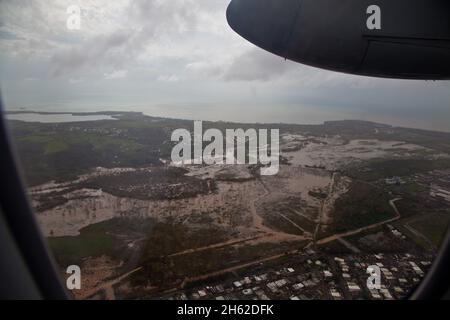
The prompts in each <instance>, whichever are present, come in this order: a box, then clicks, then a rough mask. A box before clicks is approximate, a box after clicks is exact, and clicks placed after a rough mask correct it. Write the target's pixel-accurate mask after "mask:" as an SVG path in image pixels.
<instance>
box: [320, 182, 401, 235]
mask: <svg viewBox="0 0 450 320" xmlns="http://www.w3.org/2000/svg"><path fill="white" fill-rule="evenodd" d="M389 200H390V198H389V195H388V194H387V193H386V192H385V191H384V190H382V189H380V188H377V187H375V186H372V185H370V184H368V183H363V182H359V181H353V182H352V184H351V186H350V189H349V191H348V192H347V193H346V194H344V195H343V196H342V197H340V198H339V199H337V200H336V202H335V207H334V212H333V214H332V217H333V222H332V223H331V224H330V225H329V227H328V228H327V231H326V234H325V235H327V234H333V233H340V232H345V231H349V230H353V229H357V228H360V227H364V226H367V225H370V224H374V223H377V222H381V221H384V220H387V219H390V218H393V217H394V216H395V212H394V210H393V209H392V207H391V206H390V205H389ZM322 236H323V235H322Z"/></svg>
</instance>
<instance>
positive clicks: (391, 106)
mask: <svg viewBox="0 0 450 320" xmlns="http://www.w3.org/2000/svg"><path fill="white" fill-rule="evenodd" d="M228 3H229V0H147V1H144V0H114V1H111V0H100V1H90V0H83V1H81V0H80V1H78V0H70V1H61V0H59V1H49V0H42V1H41V0H36V1H32V0H0V88H1V92H2V98H3V101H4V103H5V105H6V107H7V109H10V110H12V109H18V108H28V109H33V110H46V111H98V110H135V111H144V112H146V113H147V114H150V115H152V114H153V115H157V116H170V117H182V118H195V119H208V120H234V121H239V120H242V121H246V122H251V121H259V122H280V121H282V122H296V123H320V122H322V121H323V120H332V119H364V120H373V121H380V122H384V123H389V124H394V125H403V126H412V127H420V128H431V129H438V130H445V131H450V82H448V81H447V82H445V81H436V82H432V81H428V82H426V81H400V80H386V79H375V78H367V77H359V76H350V75H344V74H340V73H335V72H331V71H324V70H319V69H315V68H311V67H307V66H303V65H300V64H296V63H293V62H290V61H284V60H283V59H282V58H279V57H276V56H273V55H271V54H270V53H266V52H265V51H263V50H261V49H259V48H256V47H254V46H253V45H252V44H250V43H248V42H246V41H245V40H244V39H242V38H241V37H240V36H239V35H237V34H235V33H234V32H233V31H232V30H231V29H230V28H229V26H228V24H227V22H226V18H225V9H226V7H227V5H228ZM74 4H75V5H79V6H80V8H81V29H80V30H69V29H68V28H67V26H66V21H67V19H68V17H69V15H68V14H67V8H68V7H69V6H70V5H74Z"/></svg>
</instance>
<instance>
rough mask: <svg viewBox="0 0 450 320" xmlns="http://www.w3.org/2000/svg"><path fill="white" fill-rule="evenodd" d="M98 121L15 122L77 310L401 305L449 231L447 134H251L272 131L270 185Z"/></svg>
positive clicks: (358, 129) (181, 123)
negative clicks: (90, 304)
mask: <svg viewBox="0 0 450 320" xmlns="http://www.w3.org/2000/svg"><path fill="white" fill-rule="evenodd" d="M96 116H97V117H99V118H98V119H97V118H96V119H93V120H96V121H81V122H75V121H78V118H80V117H83V115H79V116H74V117H75V118H74V119H73V121H71V122H58V123H42V122H35V121H34V122H33V121H32V122H23V121H18V120H17V119H18V118H14V119H16V120H11V121H10V126H11V128H12V132H13V138H14V140H15V142H16V144H17V148H18V153H19V157H20V159H21V160H22V164H23V170H24V175H25V178H26V181H27V184H28V190H29V197H30V199H31V201H32V204H33V207H34V208H35V211H36V218H37V220H38V221H39V224H40V226H41V229H42V232H43V234H44V235H45V236H46V237H47V239H48V240H49V245H50V248H51V249H52V251H53V253H54V255H55V258H56V260H57V262H58V264H59V266H60V268H61V276H62V277H65V273H64V270H65V268H66V267H67V266H68V265H70V264H78V265H80V266H81V268H82V271H83V277H82V289H81V290H78V291H74V292H73V294H74V296H75V297H76V298H92V299H124V298H127V299H135V298H136V299H143V298H144V299H159V298H171V299H172V298H174V299H185V298H186V299H187V298H189V299H233V298H248V299H252V298H256V299H266V298H267V299H289V298H294V297H295V298H300V299H313V298H318V299H337V298H350V297H359V298H367V299H378V297H379V298H380V299H390V298H393V299H394V298H401V297H404V296H405V295H406V294H407V292H408V290H409V289H410V288H412V287H413V285H414V283H417V282H418V281H420V279H421V277H422V276H423V274H424V272H425V271H426V269H427V268H428V267H429V265H430V263H431V261H432V259H433V257H434V255H435V253H436V250H437V248H438V247H439V243H440V241H441V239H442V237H443V234H444V233H445V230H446V227H447V225H448V223H449V222H450V212H449V209H448V204H449V203H450V134H447V133H440V132H432V131H424V130H416V129H406V128H395V127H391V126H387V125H382V124H375V123H370V122H363V121H336V122H326V123H324V124H323V125H287V124H277V125H275V124H268V125H263V124H257V125H254V126H255V127H256V128H267V129H272V128H273V129H275V128H276V129H279V130H280V150H281V154H280V169H279V172H278V174H276V175H273V176H261V175H260V170H259V167H258V166H255V165H244V164H240V165H226V164H221V165H186V166H174V165H172V164H171V160H170V152H171V149H172V146H173V142H171V141H170V135H171V132H172V131H173V130H174V129H176V128H186V129H188V130H190V131H192V129H193V122H192V121H186V120H174V119H164V118H153V117H148V116H144V115H142V114H139V113H117V114H107V116H108V117H113V118H114V119H115V120H114V121H111V120H108V119H109V118H101V115H96ZM11 119H13V118H11ZM204 126H205V127H206V128H208V127H209V128H218V129H225V128H243V129H247V128H251V127H252V126H253V125H251V124H236V123H224V122H218V123H215V122H205V123H204ZM371 263H377V264H381V265H382V266H384V267H383V268H384V269H385V270H384V271H383V272H384V273H385V275H386V281H387V282H386V285H385V287H384V288H383V289H382V290H380V291H379V292H371V291H369V290H367V289H366V288H365V287H364V286H365V278H364V277H365V274H366V273H365V266H368V265H370V264H371ZM411 268H412V269H411ZM418 270H420V272H419V271H418ZM389 274H391V276H390V275H389ZM392 274H394V275H395V276H392ZM399 279H402V280H399Z"/></svg>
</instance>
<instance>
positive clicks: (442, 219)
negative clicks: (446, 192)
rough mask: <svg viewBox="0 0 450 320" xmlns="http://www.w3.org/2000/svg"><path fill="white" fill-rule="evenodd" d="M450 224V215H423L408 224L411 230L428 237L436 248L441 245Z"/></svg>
mask: <svg viewBox="0 0 450 320" xmlns="http://www.w3.org/2000/svg"><path fill="white" fill-rule="evenodd" d="M449 224H450V214H445V213H434V214H433V213H431V214H427V215H423V216H421V217H420V218H415V219H413V221H411V222H410V223H408V225H409V226H410V227H411V228H413V229H414V230H416V231H418V232H419V233H420V234H421V235H423V236H424V237H426V238H427V239H428V240H429V241H430V242H431V243H432V244H433V245H434V246H435V247H436V248H438V247H439V246H440V245H441V242H442V240H443V238H444V236H445V234H446V232H447V230H448V226H449Z"/></svg>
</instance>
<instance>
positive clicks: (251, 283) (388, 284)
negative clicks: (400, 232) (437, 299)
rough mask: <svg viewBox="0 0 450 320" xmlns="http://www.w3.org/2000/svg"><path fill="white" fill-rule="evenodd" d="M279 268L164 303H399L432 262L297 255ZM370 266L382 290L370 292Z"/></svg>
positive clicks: (427, 258) (394, 256) (395, 257)
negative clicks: (387, 301) (242, 301)
mask: <svg viewBox="0 0 450 320" xmlns="http://www.w3.org/2000/svg"><path fill="white" fill-rule="evenodd" d="M281 260H282V261H280V263H277V264H276V265H273V264H272V265H259V266H256V267H253V268H252V270H244V271H242V272H241V273H240V274H239V275H240V277H237V278H236V277H231V278H229V279H228V280H225V281H221V282H219V283H214V284H208V285H205V286H201V287H196V288H191V289H185V290H183V291H181V292H180V291H178V292H175V293H173V294H171V295H170V296H168V297H167V296H166V297H164V298H168V299H181V300H187V299H189V300H190V299H193V300H196V299H207V300H214V299H215V300H242V299H244V300H272V299H277V300H279V299H283V300H286V299H290V300H310V299H327V300H329V299H333V300H347V299H380V300H381V299H386V300H390V299H401V298H404V297H406V296H407V294H408V292H409V291H410V290H411V289H412V288H413V287H415V286H416V285H417V284H418V283H419V282H420V280H421V278H422V277H423V276H424V274H425V272H426V270H427V269H428V268H429V266H430V264H431V261H432V256H420V257H419V256H414V255H411V254H389V255H386V254H355V255H345V256H332V255H326V254H323V253H315V252H314V251H313V250H309V252H307V253H299V254H297V255H292V256H290V257H284V258H281ZM369 266H376V267H378V269H379V270H380V271H381V274H380V276H381V277H380V286H379V287H377V288H374V289H369V287H368V286H367V279H368V277H369V276H370V274H369V273H368V271H367V268H368V267H369Z"/></svg>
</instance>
